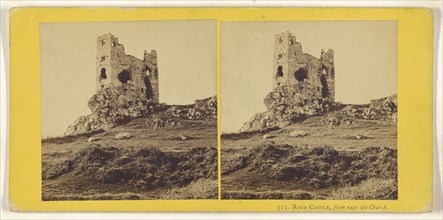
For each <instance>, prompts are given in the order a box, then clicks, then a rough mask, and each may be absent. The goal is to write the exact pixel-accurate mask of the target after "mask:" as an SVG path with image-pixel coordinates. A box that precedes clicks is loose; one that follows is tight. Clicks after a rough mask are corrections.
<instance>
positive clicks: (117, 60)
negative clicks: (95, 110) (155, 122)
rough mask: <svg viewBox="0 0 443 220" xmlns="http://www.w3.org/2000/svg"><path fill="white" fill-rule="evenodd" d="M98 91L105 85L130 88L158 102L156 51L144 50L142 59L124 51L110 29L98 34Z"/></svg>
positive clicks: (149, 100)
mask: <svg viewBox="0 0 443 220" xmlns="http://www.w3.org/2000/svg"><path fill="white" fill-rule="evenodd" d="M96 79H97V91H100V90H102V89H103V87H105V86H107V85H111V86H113V87H123V88H132V89H133V90H134V91H135V92H137V93H138V95H139V97H144V98H145V99H146V100H147V101H148V102H154V103H158V102H159V87H158V85H159V84H158V67H157V51H155V50H152V51H151V52H149V53H148V52H146V50H145V52H144V56H143V60H141V59H138V58H136V57H134V56H131V55H126V54H125V49H124V47H123V45H122V44H119V43H118V38H116V37H114V35H112V34H111V33H107V34H104V35H102V36H99V37H97V70H96Z"/></svg>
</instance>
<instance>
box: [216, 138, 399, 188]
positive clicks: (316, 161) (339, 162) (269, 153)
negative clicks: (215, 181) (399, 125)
mask: <svg viewBox="0 0 443 220" xmlns="http://www.w3.org/2000/svg"><path fill="white" fill-rule="evenodd" d="M396 160H397V151H396V150H394V149H389V148H381V147H371V148H365V149H363V150H359V151H337V150H335V149H334V148H332V147H296V146H290V145H272V144H266V145H262V146H260V147H258V148H255V149H251V150H249V151H247V152H246V153H245V154H244V156H239V157H235V158H233V159H231V160H224V161H223V174H229V173H232V172H235V171H236V170H239V169H247V170H248V172H250V173H253V174H252V175H259V176H262V177H263V178H271V179H273V180H277V181H291V182H297V184H298V185H299V186H300V188H299V189H306V190H312V189H321V188H328V187H339V186H354V185H356V184H359V183H361V182H362V181H364V180H367V179H370V178H377V179H397V162H396Z"/></svg>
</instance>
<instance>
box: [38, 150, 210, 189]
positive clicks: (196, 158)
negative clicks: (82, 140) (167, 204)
mask: <svg viewBox="0 0 443 220" xmlns="http://www.w3.org/2000/svg"><path fill="white" fill-rule="evenodd" d="M67 173H73V174H74V176H75V177H74V178H82V179H86V180H87V181H89V182H90V183H91V184H93V183H99V184H121V185H126V187H128V188H131V189H140V190H150V189H157V188H163V187H165V186H168V187H183V186H186V185H188V184H189V183H191V182H192V181H194V180H197V179H200V178H208V179H216V178H217V149H216V148H207V147H195V148H191V149H189V150H187V151H183V152H164V151H161V150H160V149H158V148H152V147H143V148H129V149H119V148H115V147H101V146H100V145H97V144H96V145H93V146H91V147H90V148H87V149H84V150H81V151H79V152H78V153H76V154H75V155H74V156H73V157H72V158H71V159H66V160H64V161H62V162H60V163H57V164H54V165H47V166H44V167H43V176H42V178H43V180H46V179H54V178H57V177H59V176H62V175H65V174H67Z"/></svg>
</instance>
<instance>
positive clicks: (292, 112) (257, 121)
mask: <svg viewBox="0 0 443 220" xmlns="http://www.w3.org/2000/svg"><path fill="white" fill-rule="evenodd" d="M299 90H300V88H299V87H293V86H290V85H287V84H283V85H280V86H279V87H276V88H275V89H273V90H272V91H271V92H270V93H268V95H267V96H266V97H265V98H264V104H265V106H266V108H267V109H268V111H266V112H262V113H258V114H255V115H254V116H253V117H252V118H251V119H250V120H249V121H247V122H246V123H245V124H244V125H243V127H242V128H241V130H240V131H242V132H245V131H253V130H261V129H265V128H269V127H274V126H278V127H284V126H287V125H289V124H291V123H293V122H296V121H298V120H300V119H303V118H306V117H308V116H314V115H320V114H323V113H325V112H328V111H331V110H334V109H337V108H338V107H339V106H340V105H339V104H337V103H334V102H328V101H324V100H323V99H318V98H316V97H315V94H314V93H308V92H306V93H300V91H299Z"/></svg>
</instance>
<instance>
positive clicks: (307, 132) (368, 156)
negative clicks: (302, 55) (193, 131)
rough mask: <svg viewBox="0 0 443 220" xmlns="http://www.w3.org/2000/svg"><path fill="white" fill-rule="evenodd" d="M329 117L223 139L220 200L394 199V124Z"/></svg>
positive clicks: (223, 137) (395, 147)
mask: <svg viewBox="0 0 443 220" xmlns="http://www.w3.org/2000/svg"><path fill="white" fill-rule="evenodd" d="M331 114H332V115H333V114H335V113H334V112H332V113H329V115H326V116H315V117H311V118H308V119H306V120H304V121H302V122H298V123H296V124H292V125H290V126H288V127H285V128H283V129H276V130H268V131H257V132H247V133H236V134H224V135H222V148H221V153H222V154H221V158H222V161H221V163H222V182H221V183H222V185H221V186H222V198H223V199H337V200H349V199H359V200H361V199H368V200H373V199H377V200H395V199H397V191H398V190H397V124H396V123H395V122H386V121H375V120H362V119H356V118H351V119H350V120H351V121H350V123H349V124H347V125H345V124H341V125H338V126H326V125H324V124H322V123H321V122H322V121H327V118H328V117H329V116H330V115H331ZM291 133H292V135H291ZM265 135H266V136H265Z"/></svg>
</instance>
